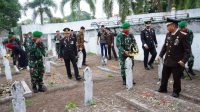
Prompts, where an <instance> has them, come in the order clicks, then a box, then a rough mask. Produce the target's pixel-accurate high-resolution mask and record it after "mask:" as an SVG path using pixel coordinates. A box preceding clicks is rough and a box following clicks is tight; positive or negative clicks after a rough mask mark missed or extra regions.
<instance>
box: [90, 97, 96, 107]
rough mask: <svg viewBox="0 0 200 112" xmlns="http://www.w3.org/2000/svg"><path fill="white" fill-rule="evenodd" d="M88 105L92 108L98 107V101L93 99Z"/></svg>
mask: <svg viewBox="0 0 200 112" xmlns="http://www.w3.org/2000/svg"><path fill="white" fill-rule="evenodd" d="M88 104H89V105H90V106H95V105H96V101H95V100H94V99H93V100H92V101H89V102H88Z"/></svg>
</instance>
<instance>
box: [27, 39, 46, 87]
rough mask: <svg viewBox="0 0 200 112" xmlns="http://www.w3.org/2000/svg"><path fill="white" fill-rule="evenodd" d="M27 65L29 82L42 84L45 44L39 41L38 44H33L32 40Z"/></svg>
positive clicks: (34, 84)
mask: <svg viewBox="0 0 200 112" xmlns="http://www.w3.org/2000/svg"><path fill="white" fill-rule="evenodd" d="M29 50H30V51H29V53H30V54H29V67H30V75H31V82H32V85H33V86H36V85H38V86H39V87H40V86H42V85H43V74H44V65H43V56H45V54H46V52H45V46H44V44H43V43H42V42H41V43H40V44H35V43H34V42H32V43H31V44H30V49H29Z"/></svg>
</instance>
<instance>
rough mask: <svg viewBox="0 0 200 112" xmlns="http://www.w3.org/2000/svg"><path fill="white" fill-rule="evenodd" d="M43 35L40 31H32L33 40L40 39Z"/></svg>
mask: <svg viewBox="0 0 200 112" xmlns="http://www.w3.org/2000/svg"><path fill="white" fill-rule="evenodd" d="M42 35H43V33H42V32H40V31H34V32H33V38H40V37H41V36H42Z"/></svg>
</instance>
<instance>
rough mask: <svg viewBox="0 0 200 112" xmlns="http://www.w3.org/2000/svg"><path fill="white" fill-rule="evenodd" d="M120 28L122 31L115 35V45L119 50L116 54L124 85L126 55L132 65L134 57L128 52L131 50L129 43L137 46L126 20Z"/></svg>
mask: <svg viewBox="0 0 200 112" xmlns="http://www.w3.org/2000/svg"><path fill="white" fill-rule="evenodd" d="M122 28H123V31H122V32H121V33H119V34H118V35H117V39H116V45H117V48H118V50H119V51H118V54H119V59H120V65H121V76H122V80H123V85H126V74H125V69H126V68H125V60H126V58H127V57H130V58H132V63H133V65H134V57H133V56H130V55H129V53H130V52H131V50H130V46H131V44H133V45H134V46H137V43H136V40H135V38H134V36H133V34H131V33H130V32H129V28H130V24H129V23H128V22H125V23H124V24H123V25H122ZM134 84H135V83H134Z"/></svg>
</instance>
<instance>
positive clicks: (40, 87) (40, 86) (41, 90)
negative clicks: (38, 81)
mask: <svg viewBox="0 0 200 112" xmlns="http://www.w3.org/2000/svg"><path fill="white" fill-rule="evenodd" d="M38 91H39V92H45V91H46V89H45V87H44V86H43V85H39V88H38Z"/></svg>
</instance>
